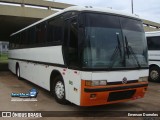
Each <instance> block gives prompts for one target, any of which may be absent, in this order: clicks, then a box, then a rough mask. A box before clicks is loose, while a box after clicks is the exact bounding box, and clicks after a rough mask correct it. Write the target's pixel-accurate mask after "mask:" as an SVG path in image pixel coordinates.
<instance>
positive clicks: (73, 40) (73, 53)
mask: <svg viewBox="0 0 160 120" xmlns="http://www.w3.org/2000/svg"><path fill="white" fill-rule="evenodd" d="M69 36H70V37H69V38H70V39H69V47H68V54H69V61H68V62H69V66H75V67H77V66H78V65H79V64H78V60H79V59H78V25H77V19H72V20H71V22H70V31H69Z"/></svg>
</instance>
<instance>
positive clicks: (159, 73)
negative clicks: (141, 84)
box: [149, 65, 160, 82]
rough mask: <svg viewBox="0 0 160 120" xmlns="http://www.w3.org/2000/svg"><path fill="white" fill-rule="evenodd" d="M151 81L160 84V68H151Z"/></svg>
mask: <svg viewBox="0 0 160 120" xmlns="http://www.w3.org/2000/svg"><path fill="white" fill-rule="evenodd" d="M149 81H152V82H160V68H159V67H158V66H155V65H154V66H150V69H149Z"/></svg>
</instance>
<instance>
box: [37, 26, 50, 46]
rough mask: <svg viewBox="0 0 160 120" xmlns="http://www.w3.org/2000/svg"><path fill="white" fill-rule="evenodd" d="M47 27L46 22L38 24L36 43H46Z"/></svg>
mask: <svg viewBox="0 0 160 120" xmlns="http://www.w3.org/2000/svg"><path fill="white" fill-rule="evenodd" d="M46 31H47V27H46V25H45V24H44V23H41V24H39V25H37V26H36V43H45V39H46Z"/></svg>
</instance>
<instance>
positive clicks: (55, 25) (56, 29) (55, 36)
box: [47, 17, 63, 42]
mask: <svg viewBox="0 0 160 120" xmlns="http://www.w3.org/2000/svg"><path fill="white" fill-rule="evenodd" d="M47 34H48V35H47V36H48V39H47V41H48V42H60V41H62V39H63V17H58V18H55V19H53V20H51V21H49V23H48V31H47Z"/></svg>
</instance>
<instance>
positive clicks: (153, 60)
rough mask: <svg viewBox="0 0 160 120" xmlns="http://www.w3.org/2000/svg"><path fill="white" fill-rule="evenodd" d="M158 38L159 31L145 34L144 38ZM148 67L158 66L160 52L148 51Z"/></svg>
mask: <svg viewBox="0 0 160 120" xmlns="http://www.w3.org/2000/svg"><path fill="white" fill-rule="evenodd" d="M158 36H160V31H154V32H146V38H148V37H158ZM148 58H149V65H157V66H160V51H159V50H150V49H149V50H148Z"/></svg>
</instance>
